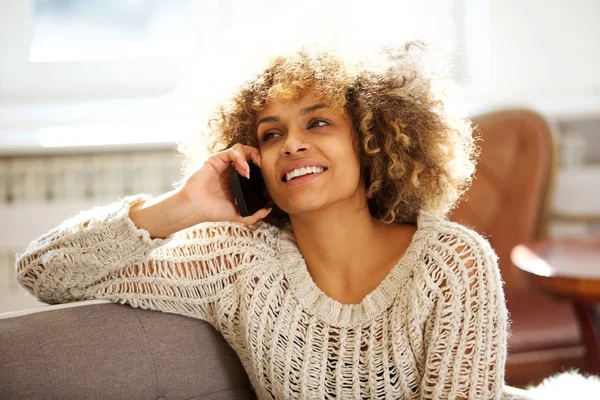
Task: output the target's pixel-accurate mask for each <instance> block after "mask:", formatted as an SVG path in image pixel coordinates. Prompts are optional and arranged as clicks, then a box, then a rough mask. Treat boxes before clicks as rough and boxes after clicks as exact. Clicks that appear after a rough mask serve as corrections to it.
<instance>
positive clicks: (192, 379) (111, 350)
mask: <svg viewBox="0 0 600 400" xmlns="http://www.w3.org/2000/svg"><path fill="white" fill-rule="evenodd" d="M0 399H3V400H10V399H32V400H33V399H57V400H58V399H60V400H67V399H78V400H79V399H115V400H116V399H127V400H131V399H153V400H154V399H156V400H159V399H160V400H175V399H180V400H192V399H194V400H200V399H201V400H209V399H210V400H226V399H236V400H242V399H256V397H255V395H254V393H253V391H252V389H251V386H250V383H249V380H248V377H247V375H246V373H245V371H244V368H243V367H242V364H241V363H240V361H239V359H238V357H237V355H236V354H235V352H234V351H233V349H232V348H231V347H230V346H229V345H228V344H227V342H225V340H224V339H223V338H222V336H221V335H220V334H219V333H218V332H217V331H216V330H215V329H214V328H213V327H212V326H211V325H209V324H208V323H206V322H204V321H200V320H196V319H192V318H187V317H183V316H178V315H174V314H166V313H162V312H157V311H147V310H142V309H136V308H132V307H129V306H126V305H120V304H112V303H108V302H106V301H100V300H91V301H83V302H78V303H72V304H66V305H52V306H44V307H40V308H36V309H31V310H26V311H22V312H15V313H5V314H0Z"/></svg>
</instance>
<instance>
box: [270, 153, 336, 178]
mask: <svg viewBox="0 0 600 400" xmlns="http://www.w3.org/2000/svg"><path fill="white" fill-rule="evenodd" d="M302 167H319V168H323V169H325V171H327V167H326V166H325V165H324V164H321V163H320V162H317V161H315V160H311V159H308V158H305V159H302V160H296V161H292V162H291V163H289V164H287V165H286V166H285V167H284V168H283V169H282V170H281V181H282V182H285V176H286V175H287V173H288V172H290V171H293V170H295V169H296V168H302Z"/></svg>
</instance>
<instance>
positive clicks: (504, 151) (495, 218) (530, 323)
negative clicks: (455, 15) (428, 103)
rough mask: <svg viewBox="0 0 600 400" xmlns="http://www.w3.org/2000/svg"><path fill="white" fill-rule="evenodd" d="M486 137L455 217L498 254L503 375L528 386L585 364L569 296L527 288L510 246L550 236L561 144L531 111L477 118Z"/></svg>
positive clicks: (481, 135) (479, 130)
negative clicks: (503, 310)
mask: <svg viewBox="0 0 600 400" xmlns="http://www.w3.org/2000/svg"><path fill="white" fill-rule="evenodd" d="M473 123H474V125H475V126H476V129H475V132H474V135H476V137H479V138H481V139H482V140H481V141H479V146H480V149H481V154H480V159H479V163H478V166H477V171H476V173H475V179H474V180H473V184H472V186H471V188H470V189H469V190H468V192H467V193H466V197H465V198H464V200H463V201H462V202H460V203H459V204H458V207H457V208H456V209H455V210H454V211H453V212H452V213H451V214H450V215H449V217H450V219H452V220H454V221H456V222H459V223H461V224H463V225H465V226H468V227H470V228H473V229H475V230H476V231H478V232H479V233H481V234H482V235H483V236H484V237H486V238H487V239H488V240H489V242H490V244H491V246H492V247H493V248H494V250H495V251H496V253H497V254H498V257H499V266H500V273H501V274H502V278H503V280H504V282H505V286H504V290H505V294H506V299H507V307H508V311H509V319H510V321H511V322H510V329H511V336H509V339H508V358H507V365H506V382H507V384H509V385H511V386H517V387H524V386H526V385H528V384H537V383H539V382H540V381H541V380H542V379H543V378H545V377H547V376H549V375H551V374H553V373H556V372H559V371H562V370H566V369H569V368H579V369H581V370H583V367H584V358H585V347H584V345H583V338H582V334H581V329H580V326H579V323H578V320H577V316H576V314H575V310H574V307H573V304H572V303H571V302H570V301H564V300H560V301H559V300H557V299H554V298H551V297H549V296H546V295H544V294H541V293H540V292H537V291H535V290H532V289H526V288H525V287H524V285H522V284H521V283H520V282H519V280H518V279H517V277H516V276H515V275H514V274H513V269H514V268H516V267H514V266H513V264H512V262H511V260H510V251H511V249H512V248H513V247H514V246H516V245H517V244H519V243H522V242H526V241H530V240H533V239H536V238H541V237H544V236H545V235H546V226H547V219H548V212H549V205H550V204H549V203H550V199H551V193H552V186H553V181H554V176H555V172H556V165H557V161H556V158H557V151H556V146H555V141H554V139H553V134H552V131H551V129H550V126H549V124H548V123H547V121H546V120H545V119H544V118H543V117H542V116H541V115H539V114H537V113H535V112H533V111H530V110H519V109H515V110H503V111H497V112H492V113H489V114H485V115H480V116H478V117H475V118H473Z"/></svg>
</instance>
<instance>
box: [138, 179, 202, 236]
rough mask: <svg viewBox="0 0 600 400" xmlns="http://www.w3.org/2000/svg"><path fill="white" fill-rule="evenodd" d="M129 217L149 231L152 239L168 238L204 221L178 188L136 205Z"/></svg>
mask: <svg viewBox="0 0 600 400" xmlns="http://www.w3.org/2000/svg"><path fill="white" fill-rule="evenodd" d="M129 218H130V219H131V221H132V222H133V223H134V224H135V226H137V227H138V228H141V229H145V230H146V231H148V233H150V237H151V238H152V239H155V238H166V237H168V236H170V235H172V234H174V233H176V232H179V231H181V230H183V229H186V228H189V227H191V226H194V225H196V224H199V223H201V222H202V220H201V219H200V218H199V217H198V210H197V209H196V207H195V206H194V205H193V204H191V203H190V202H189V201H187V200H186V199H184V198H183V196H182V195H181V192H180V191H178V190H173V191H171V192H168V193H165V194H164V195H162V196H160V197H157V198H156V199H153V200H150V201H148V202H146V203H143V204H138V205H135V206H134V207H132V208H131V209H130V210H129Z"/></svg>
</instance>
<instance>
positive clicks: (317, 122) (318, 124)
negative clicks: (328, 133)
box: [308, 119, 329, 128]
mask: <svg viewBox="0 0 600 400" xmlns="http://www.w3.org/2000/svg"><path fill="white" fill-rule="evenodd" d="M327 125H329V124H328V123H327V121H323V120H322V119H316V120H314V121H311V122H310V124H309V125H308V127H309V128H320V127H322V126H327Z"/></svg>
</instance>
